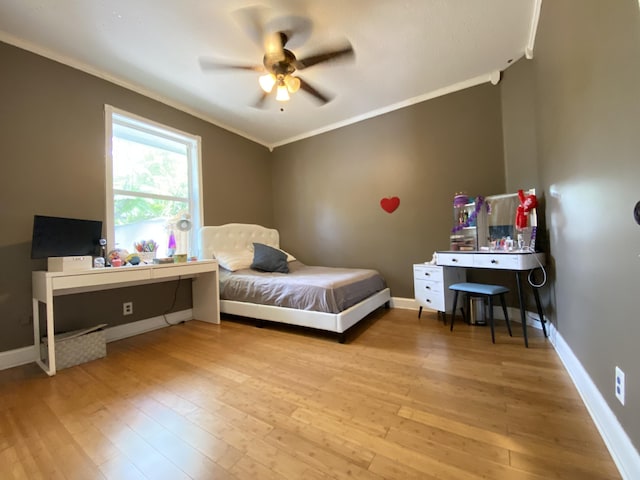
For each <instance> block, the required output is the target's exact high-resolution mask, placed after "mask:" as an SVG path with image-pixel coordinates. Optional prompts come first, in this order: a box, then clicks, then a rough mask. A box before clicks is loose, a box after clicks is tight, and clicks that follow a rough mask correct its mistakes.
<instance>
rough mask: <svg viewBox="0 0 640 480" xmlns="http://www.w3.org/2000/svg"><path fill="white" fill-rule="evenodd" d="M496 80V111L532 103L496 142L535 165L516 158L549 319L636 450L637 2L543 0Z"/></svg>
mask: <svg viewBox="0 0 640 480" xmlns="http://www.w3.org/2000/svg"><path fill="white" fill-rule="evenodd" d="M504 82H505V83H504V84H505V86H504V87H503V92H505V93H506V94H505V96H503V102H504V113H505V118H513V116H514V115H516V114H515V113H514V110H517V109H525V110H531V105H533V111H532V112H530V117H529V118H531V119H532V121H526V119H525V120H524V121H523V122H522V124H520V125H519V127H521V128H522V129H526V130H527V131H522V130H520V131H518V128H512V129H507V128H505V144H506V145H508V144H513V143H515V142H517V141H521V140H523V141H524V142H525V143H526V147H527V149H528V148H531V149H532V151H535V152H536V156H535V157H534V158H532V157H531V156H530V155H526V153H527V152H526V151H525V154H524V155H522V156H519V155H518V149H516V148H513V149H511V148H507V149H506V152H507V172H509V173H510V174H511V173H513V175H514V178H515V176H516V175H517V174H518V171H519V170H520V169H523V170H527V174H526V175H527V176H528V177H530V178H531V179H532V180H534V177H535V175H536V170H535V169H532V168H530V167H529V166H523V165H522V164H521V161H522V160H524V159H525V158H526V159H527V162H528V161H531V160H532V161H535V160H536V158H537V165H538V170H537V171H538V172H539V181H540V183H541V187H542V190H543V193H544V195H545V198H546V220H547V224H548V226H549V228H548V230H549V252H550V255H551V263H552V268H551V289H552V292H553V303H554V306H553V307H554V308H553V309H552V321H553V322H554V324H555V326H556V327H557V329H558V331H559V332H560V334H561V335H562V338H563V339H564V340H565V341H566V343H567V344H568V345H569V346H570V348H571V350H572V351H573V353H574V354H575V355H576V356H577V357H578V359H579V360H580V363H581V364H582V366H583V367H584V368H585V369H586V371H587V373H588V374H589V376H590V377H591V379H592V380H593V382H594V383H595V385H596V386H597V387H598V389H599V390H600V392H601V393H602V396H603V397H604V399H605V400H606V402H607V403H608V405H609V407H610V408H611V409H612V411H613V412H614V413H615V415H616V416H617V418H618V420H619V421H620V424H621V425H622V427H623V428H624V429H625V431H626V433H627V435H628V436H629V438H630V439H631V441H632V442H633V444H634V446H635V447H636V449H638V448H640V369H639V365H640V355H639V354H638V342H639V341H640V322H639V320H640V319H639V318H638V311H639V308H638V298H639V297H640V296H639V293H640V291H639V287H638V285H639V283H638V278H639V275H640V258H639V257H638V255H639V254H640V226H638V225H637V224H636V223H635V222H634V221H633V218H632V211H633V206H634V205H635V203H636V202H637V201H638V200H640V188H638V182H639V180H640V160H639V159H638V156H639V152H640V135H639V134H638V125H640V13H639V11H638V2H636V1H631V0H628V1H622V0H619V1H615V2H603V1H601V0H556V1H553V2H543V4H542V15H541V19H540V25H539V30H538V35H537V39H536V47H535V56H534V59H533V60H532V61H526V62H525V63H523V64H519V65H515V66H514V67H513V69H510V70H508V71H507V73H506V75H505V79H504ZM506 89H508V91H507V90H506ZM530 98H533V102H529V101H528V99H530ZM523 99H524V100H523ZM532 134H533V136H532ZM531 138H533V139H534V140H533V142H534V145H531ZM520 153H522V152H520ZM510 181H511V175H509V177H508V181H507V183H508V184H509V183H510ZM616 365H618V366H620V367H621V368H622V369H623V370H624V372H625V374H626V405H625V406H624V407H623V406H622V405H620V403H618V401H617V399H616V398H615V396H614V369H615V366H616Z"/></svg>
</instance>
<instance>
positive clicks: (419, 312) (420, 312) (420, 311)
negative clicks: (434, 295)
mask: <svg viewBox="0 0 640 480" xmlns="http://www.w3.org/2000/svg"><path fill="white" fill-rule="evenodd" d="M421 315H422V306H420V310H418V319H420V316H421Z"/></svg>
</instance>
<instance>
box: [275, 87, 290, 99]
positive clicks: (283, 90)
mask: <svg viewBox="0 0 640 480" xmlns="http://www.w3.org/2000/svg"><path fill="white" fill-rule="evenodd" d="M276 100H277V101H279V102H287V101H288V100H289V91H288V90H287V86H286V85H285V84H284V83H282V84H280V85H278V91H277V93H276Z"/></svg>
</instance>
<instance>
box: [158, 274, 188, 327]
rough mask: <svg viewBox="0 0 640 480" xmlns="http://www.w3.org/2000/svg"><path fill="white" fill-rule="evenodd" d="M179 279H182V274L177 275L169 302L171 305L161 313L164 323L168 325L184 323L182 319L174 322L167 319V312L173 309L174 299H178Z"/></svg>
mask: <svg viewBox="0 0 640 480" xmlns="http://www.w3.org/2000/svg"><path fill="white" fill-rule="evenodd" d="M181 280H182V276H179V277H178V281H177V282H176V288H175V289H174V290H173V301H172V302H171V306H170V307H169V308H167V309H166V310H165V311H164V313H163V314H162V318H163V319H164V323H166V324H167V325H169V326H170V327H173V326H175V325H179V324H181V323H184V320H180V321H179V322H176V323H171V322H170V321H169V320H167V313H170V312H171V310H173V307H175V306H176V300H177V299H178V290H179V289H180V281H181Z"/></svg>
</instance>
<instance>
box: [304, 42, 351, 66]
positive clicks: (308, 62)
mask: <svg viewBox="0 0 640 480" xmlns="http://www.w3.org/2000/svg"><path fill="white" fill-rule="evenodd" d="M354 57H355V52H354V51H353V47H352V46H351V44H349V45H347V46H344V47H342V48H339V49H337V50H331V51H328V52H323V53H318V54H315V55H311V56H309V57H306V58H302V59H298V60H296V61H295V62H294V66H295V67H296V69H297V70H304V69H305V68H309V67H312V66H313V65H317V64H318V63H323V62H329V61H333V60H337V59H348V58H354Z"/></svg>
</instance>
